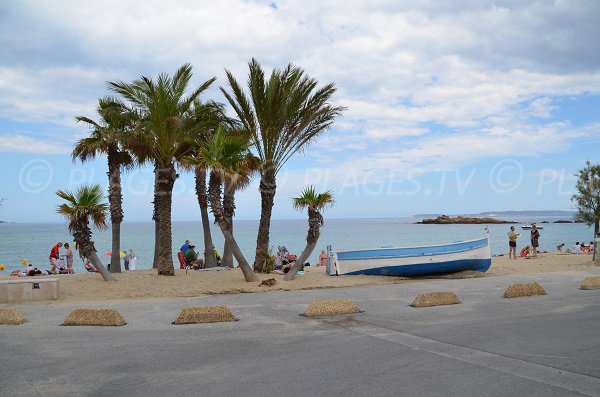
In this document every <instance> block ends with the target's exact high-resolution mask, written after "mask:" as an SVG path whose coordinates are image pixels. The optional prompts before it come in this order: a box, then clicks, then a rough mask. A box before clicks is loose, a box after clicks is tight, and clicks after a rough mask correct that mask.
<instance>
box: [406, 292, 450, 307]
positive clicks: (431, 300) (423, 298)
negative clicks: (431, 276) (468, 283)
mask: <svg viewBox="0 0 600 397" xmlns="http://www.w3.org/2000/svg"><path fill="white" fill-rule="evenodd" d="M459 303H460V300H459V299H458V296H456V294H455V293H454V292H428V293H424V294H419V295H417V297H416V298H415V300H413V302H412V303H411V304H410V306H412V307H429V306H441V305H456V304H459Z"/></svg>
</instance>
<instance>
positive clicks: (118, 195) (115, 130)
mask: <svg viewBox="0 0 600 397" xmlns="http://www.w3.org/2000/svg"><path fill="white" fill-rule="evenodd" d="M97 111H98V114H99V115H100V121H99V122H96V121H94V120H92V119H89V118H87V117H84V116H78V117H76V118H75V119H76V120H77V121H78V122H79V121H81V122H83V123H86V124H87V125H88V126H89V127H90V128H91V133H90V136H89V137H87V138H83V139H81V140H80V141H78V142H77V143H76V144H75V148H74V149H73V152H72V157H73V161H75V160H76V159H80V160H81V161H82V162H86V161H88V160H92V159H93V158H94V157H96V155H100V154H106V155H107V157H108V202H109V205H110V220H111V226H112V228H111V232H112V252H121V223H122V222H123V207H122V205H123V194H122V189H121V167H123V166H129V165H131V164H132V158H131V156H130V155H129V153H128V152H127V150H126V149H125V145H124V141H125V138H126V133H127V131H128V130H129V129H130V127H131V123H132V121H133V120H132V118H131V113H129V112H128V111H127V109H126V108H125V106H124V105H123V104H122V103H121V102H119V101H118V100H116V99H114V98H102V99H100V100H99V101H98V110H97ZM110 272H111V273H120V272H121V258H120V257H119V255H113V256H112V257H111V258H110Z"/></svg>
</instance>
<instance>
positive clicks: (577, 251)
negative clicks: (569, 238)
mask: <svg viewBox="0 0 600 397" xmlns="http://www.w3.org/2000/svg"><path fill="white" fill-rule="evenodd" d="M572 251H573V253H574V254H578V255H581V254H582V253H583V252H581V245H580V244H579V241H578V242H576V243H575V245H574V246H573V250H572Z"/></svg>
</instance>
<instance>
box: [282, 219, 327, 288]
mask: <svg viewBox="0 0 600 397" xmlns="http://www.w3.org/2000/svg"><path fill="white" fill-rule="evenodd" d="M321 219H322V217H321V216H320V214H319V212H318V211H316V210H314V209H310V208H309V209H308V233H307V234H306V247H305V248H304V250H302V253H301V254H300V256H299V257H298V259H297V260H296V263H294V266H292V268H291V269H290V271H289V272H287V274H286V275H285V277H284V280H288V281H289V280H293V279H294V277H295V276H296V273H298V270H300V269H301V268H302V265H304V262H306V260H307V259H308V257H309V256H310V254H312V253H313V251H314V249H315V247H316V246H317V241H319V236H320V234H321Z"/></svg>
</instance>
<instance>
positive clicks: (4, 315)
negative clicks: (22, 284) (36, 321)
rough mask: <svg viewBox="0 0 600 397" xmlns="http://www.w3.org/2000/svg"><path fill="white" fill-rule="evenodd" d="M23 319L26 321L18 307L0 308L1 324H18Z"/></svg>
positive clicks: (21, 322)
mask: <svg viewBox="0 0 600 397" xmlns="http://www.w3.org/2000/svg"><path fill="white" fill-rule="evenodd" d="M25 321H27V320H26V319H25V316H24V315H23V313H21V312H20V311H19V310H18V309H14V308H12V307H6V308H0V324H1V325H19V324H23V323H24V322H25Z"/></svg>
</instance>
